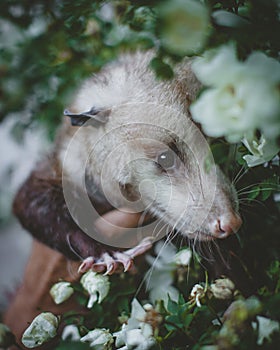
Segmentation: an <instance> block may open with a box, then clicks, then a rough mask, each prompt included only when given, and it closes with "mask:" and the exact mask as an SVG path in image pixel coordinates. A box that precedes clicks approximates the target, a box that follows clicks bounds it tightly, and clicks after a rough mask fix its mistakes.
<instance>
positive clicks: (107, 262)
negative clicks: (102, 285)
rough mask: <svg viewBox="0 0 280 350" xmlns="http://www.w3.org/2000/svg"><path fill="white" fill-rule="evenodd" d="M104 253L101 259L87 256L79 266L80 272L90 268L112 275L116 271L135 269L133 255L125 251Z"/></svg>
mask: <svg viewBox="0 0 280 350" xmlns="http://www.w3.org/2000/svg"><path fill="white" fill-rule="evenodd" d="M111 254H112V255H110V254H109V253H103V254H102V255H101V256H100V258H99V259H94V258H93V257H91V256H90V257H88V258H86V259H85V260H84V261H83V262H82V264H81V265H80V267H79V270H78V272H79V273H84V272H86V271H88V270H93V271H95V272H104V275H112V274H113V273H115V272H121V271H124V272H126V271H130V270H132V269H133V267H134V265H133V257H131V256H128V255H127V254H126V253H125V252H113V253H111Z"/></svg>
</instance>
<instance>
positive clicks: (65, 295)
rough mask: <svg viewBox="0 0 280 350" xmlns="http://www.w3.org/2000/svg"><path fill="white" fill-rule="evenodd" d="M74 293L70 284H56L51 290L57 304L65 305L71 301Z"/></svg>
mask: <svg viewBox="0 0 280 350" xmlns="http://www.w3.org/2000/svg"><path fill="white" fill-rule="evenodd" d="M73 293H74V289H73V288H72V287H71V283H70V282H58V283H56V284H54V285H53V286H52V288H51V290H50V295H51V296H52V298H53V300H54V302H55V303H56V304H61V303H63V302H64V301H66V300H67V299H69V298H70V297H71V295H72V294H73Z"/></svg>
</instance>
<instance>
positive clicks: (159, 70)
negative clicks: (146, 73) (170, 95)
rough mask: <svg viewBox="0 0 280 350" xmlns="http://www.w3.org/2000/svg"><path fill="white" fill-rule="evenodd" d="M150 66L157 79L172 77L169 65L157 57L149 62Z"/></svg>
mask: <svg viewBox="0 0 280 350" xmlns="http://www.w3.org/2000/svg"><path fill="white" fill-rule="evenodd" d="M150 66H151V68H152V69H153V70H154V71H155V73H156V75H157V77H158V78H161V79H171V78H172V77H173V75H174V73H173V69H172V68H171V67H170V65H169V64H167V63H165V62H163V61H162V59H161V58H159V57H155V58H153V59H152V60H151V62H150Z"/></svg>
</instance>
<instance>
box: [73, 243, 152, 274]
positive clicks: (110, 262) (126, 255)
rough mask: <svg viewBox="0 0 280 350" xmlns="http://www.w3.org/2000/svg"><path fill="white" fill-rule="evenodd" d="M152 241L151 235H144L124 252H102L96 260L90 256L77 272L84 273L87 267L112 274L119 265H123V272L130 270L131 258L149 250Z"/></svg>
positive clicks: (132, 265)
mask: <svg viewBox="0 0 280 350" xmlns="http://www.w3.org/2000/svg"><path fill="white" fill-rule="evenodd" d="M152 242H153V238H152V237H146V238H145V239H143V240H142V241H141V242H140V243H139V244H138V245H137V246H136V247H133V248H130V249H128V250H126V251H124V252H119V251H116V252H113V253H112V255H110V254H108V253H103V254H102V255H101V256H100V258H99V259H98V260H95V259H94V258H93V257H91V256H90V257H88V258H86V259H85V260H84V261H83V262H82V264H81V265H80V267H79V270H78V272H80V273H84V272H86V271H88V270H89V269H92V270H93V271H96V272H102V271H104V270H105V273H104V275H112V274H113V273H114V272H115V271H116V270H119V268H120V267H123V271H124V272H127V271H131V270H133V268H134V263H133V259H134V258H135V257H136V256H138V255H141V254H143V253H145V252H146V251H147V250H149V249H150V248H151V247H152Z"/></svg>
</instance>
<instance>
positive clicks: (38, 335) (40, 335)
mask: <svg viewBox="0 0 280 350" xmlns="http://www.w3.org/2000/svg"><path fill="white" fill-rule="evenodd" d="M58 323H59V320H58V317H57V316H55V315H53V314H52V313H51V312H43V313H41V314H40V315H38V316H37V317H35V318H34V320H33V321H32V323H31V324H30V326H29V327H28V328H27V329H26V330H25V332H24V333H23V335H22V339H21V341H22V343H23V345H24V346H26V347H27V348H36V347H37V346H40V345H42V344H43V343H45V342H47V341H49V340H50V339H52V338H54V337H55V336H56V333H57V328H58Z"/></svg>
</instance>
